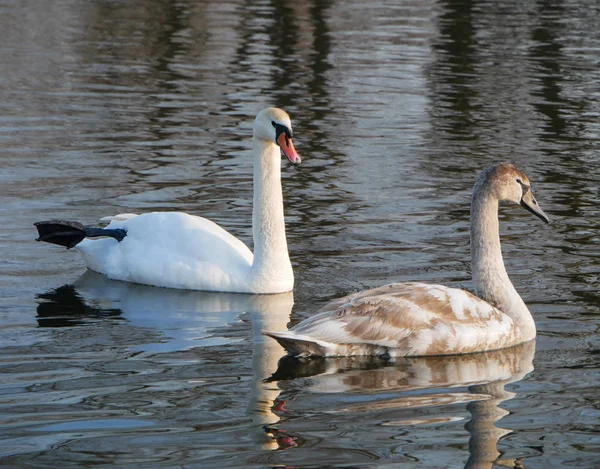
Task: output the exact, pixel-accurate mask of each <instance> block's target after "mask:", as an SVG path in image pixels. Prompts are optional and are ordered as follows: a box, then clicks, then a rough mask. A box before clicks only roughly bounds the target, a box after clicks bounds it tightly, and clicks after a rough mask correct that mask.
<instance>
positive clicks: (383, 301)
mask: <svg viewBox="0 0 600 469" xmlns="http://www.w3.org/2000/svg"><path fill="white" fill-rule="evenodd" d="M499 200H509V201H512V202H516V203H521V205H525V206H526V208H527V209H528V210H529V211H531V212H533V213H534V214H536V215H537V216H539V217H540V218H542V219H543V220H544V221H546V222H547V221H548V217H546V215H545V214H544V212H543V211H542V210H541V208H539V206H538V205H537V202H536V201H535V199H534V198H533V195H532V193H531V190H530V187H529V180H528V179H527V177H526V176H525V175H524V174H523V173H522V172H521V171H519V170H518V169H516V168H515V167H514V166H512V165H507V164H501V165H496V166H493V167H491V168H488V169H487V170H486V171H484V172H483V173H482V174H481V175H480V177H479V178H478V180H477V183H476V184H475V188H474V192H473V204H472V209H471V258H472V263H471V264H472V265H471V266H472V271H473V278H474V283H475V286H476V289H477V292H478V294H479V295H480V296H481V298H478V297H476V296H475V295H472V294H471V293H469V292H466V291H464V290H460V289H456V288H449V287H445V286H442V285H426V284H422V283H397V284H391V285H386V286H383V287H379V288H374V289H371V290H367V291H363V292H359V293H355V294H353V295H350V296H346V297H344V298H340V299H337V300H334V301H332V302H330V303H328V304H327V305H326V306H325V307H324V308H323V309H322V311H321V312H320V313H318V314H316V315H315V316H313V317H311V318H309V319H306V320H305V321H302V322H301V323H299V324H298V325H296V326H294V327H293V328H292V329H290V330H289V331H284V332H265V334H267V335H269V336H271V337H273V338H274V339H276V340H278V341H279V343H280V344H281V345H282V346H283V347H285V348H286V349H287V350H288V352H290V353H291V354H294V355H319V356H346V355H389V356H424V355H451V354H464V353H473V352H483V351H490V350H496V349H500V348H504V347H511V346H513V345H517V344H520V343H523V342H526V341H529V340H531V339H533V338H534V337H535V335H536V330H535V323H534V321H533V318H532V316H531V313H530V312H529V310H528V309H527V306H526V305H525V303H524V302H523V300H522V299H521V297H520V296H519V294H518V293H517V291H516V290H515V288H514V286H513V285H512V283H511V282H510V279H509V278H508V275H507V273H506V270H505V269H504V263H503V261H502V253H501V250H500V238H499V231H498V201H499Z"/></svg>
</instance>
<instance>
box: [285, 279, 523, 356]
mask: <svg viewBox="0 0 600 469" xmlns="http://www.w3.org/2000/svg"><path fill="white" fill-rule="evenodd" d="M515 334H516V329H515V327H514V323H513V322H512V320H511V319H510V318H509V317H508V316H506V315H505V314H504V313H502V312H501V311H499V310H498V309H496V308H494V307H493V306H491V305H490V304H488V303H486V302H485V301H483V300H481V299H479V298H477V297H475V296H474V295H472V294H470V293H468V292H466V291H464V290H459V289H455V288H448V287H445V286H441V285H425V284H419V283H404V284H391V285H386V286H383V287H379V288H375V289H372V290H367V291H363V292H359V293H356V294H353V295H349V296H347V297H344V298H340V299H339V300H334V301H332V302H330V303H329V304H327V305H326V306H325V307H324V308H323V310H322V312H320V313H318V314H316V315H315V316H313V317H311V318H308V319H307V320H305V321H303V322H301V323H300V324H298V325H297V326H295V327H294V328H292V329H291V330H290V331H288V332H287V333H285V332H284V333H277V336H278V337H280V336H281V337H284V338H285V339H286V340H288V341H289V340H292V339H293V338H297V339H299V340H302V341H303V342H310V341H313V342H315V343H317V344H318V345H319V348H320V349H321V352H323V351H325V352H326V353H321V354H326V355H373V354H381V353H390V354H392V355H401V356H415V355H440V354H456V353H470V352H475V351H483V350H493V349H496V348H500V347H504V346H507V345H511V344H512V343H511V341H513V340H514V335H515ZM276 338H277V337H276ZM288 350H289V349H288ZM293 353H294V352H293ZM296 353H297V351H296ZM313 353H314V352H313ZM317 354H319V353H317Z"/></svg>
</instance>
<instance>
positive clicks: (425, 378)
mask: <svg viewBox="0 0 600 469" xmlns="http://www.w3.org/2000/svg"><path fill="white" fill-rule="evenodd" d="M534 353H535V341H530V342H527V343H525V344H521V345H519V346H516V347H511V348H507V349H502V350H497V351H494V352H486V353H478V354H470V355H456V356H442V357H422V358H409V359H398V360H397V361H396V362H395V363H393V364H392V363H390V362H386V361H385V360H383V359H378V358H373V357H344V358H318V359H297V358H292V357H284V358H282V360H281V361H280V365H279V368H278V370H277V372H276V373H274V374H273V376H271V377H270V378H269V379H268V380H267V381H268V382H276V381H278V382H279V383H280V384H281V383H282V382H283V381H287V380H299V381H296V382H295V383H293V384H292V386H293V387H294V390H295V396H296V398H298V395H299V394H300V395H301V394H303V393H308V392H311V393H339V394H342V393H343V394H344V396H345V397H349V396H351V395H352V394H357V395H359V396H360V398H359V399H356V400H358V401H360V402H358V403H356V404H350V405H346V406H340V407H336V408H335V409H327V410H324V412H330V413H332V414H338V415H340V414H342V415H346V416H347V417H346V419H345V420H346V421H348V422H349V421H353V422H355V421H359V420H361V417H364V416H368V415H369V413H370V412H372V413H376V414H377V417H374V418H375V420H377V419H379V418H381V415H382V413H383V414H385V413H392V412H395V411H399V412H401V413H402V412H403V411H404V413H405V414H406V413H407V410H414V409H419V408H421V409H422V408H425V407H433V406H444V405H449V404H457V403H462V402H466V403H467V410H468V411H469V413H470V414H471V419H470V421H469V422H467V424H466V425H465V428H466V429H467V430H468V432H469V433H470V438H469V457H468V460H467V462H466V464H465V467H466V468H478V469H483V468H491V467H492V466H494V465H501V466H506V467H523V466H522V462H521V460H520V459H511V458H506V459H503V458H501V457H500V456H501V454H500V452H499V451H498V449H497V443H498V441H499V439H500V438H501V437H503V436H505V435H507V434H509V433H511V430H506V429H502V428H498V427H496V426H495V425H494V423H495V422H497V421H498V420H500V419H501V418H502V417H504V416H505V415H507V414H508V413H509V412H508V411H506V410H504V409H502V408H500V407H499V406H500V404H501V403H502V402H503V401H506V400H508V399H512V398H513V397H514V396H515V393H513V392H510V391H507V390H506V389H505V385H506V384H508V383H514V382H517V381H519V380H521V379H523V378H524V377H525V376H526V375H527V374H528V373H530V372H531V371H533V356H534ZM285 387H288V386H285ZM457 387H460V388H463V389H461V390H456V391H453V390H452V389H453V388H457ZM465 387H466V388H467V391H468V392H464V388H465ZM427 389H431V390H432V391H431V392H427V391H426V390H427ZM434 389H438V390H439V391H438V392H435V391H434ZM417 390H425V391H424V392H423V391H422V392H416V393H415V392H414V391H417ZM410 391H413V392H410ZM390 392H395V393H400V396H399V397H393V398H390V397H389V394H390ZM403 394H404V395H403ZM345 401H347V399H345ZM329 402H330V401H329ZM292 405H293V404H292ZM320 410H321V411H323V409H320ZM299 412H300V411H298V410H294V413H295V415H296V418H297V415H298V413H299ZM313 413H314V409H313ZM410 413H411V414H413V416H411V417H408V418H404V419H400V420H388V421H384V422H383V423H382V424H383V425H384V426H395V427H407V426H412V425H419V424H434V423H440V422H445V421H451V420H456V418H453V417H444V416H443V413H442V412H439V413H437V414H436V415H435V416H430V415H425V416H424V417H414V413H412V412H410ZM367 418H368V417H367ZM282 426H283V423H282Z"/></svg>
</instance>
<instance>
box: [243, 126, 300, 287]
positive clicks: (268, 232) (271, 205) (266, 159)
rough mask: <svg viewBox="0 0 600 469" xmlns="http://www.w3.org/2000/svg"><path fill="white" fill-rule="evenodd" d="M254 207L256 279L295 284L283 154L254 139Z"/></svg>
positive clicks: (266, 142) (264, 141)
mask: <svg viewBox="0 0 600 469" xmlns="http://www.w3.org/2000/svg"><path fill="white" fill-rule="evenodd" d="M252 143H253V147H254V203H253V207H254V208H253V211H252V232H253V236H254V263H253V264H252V270H253V273H254V275H255V276H256V278H258V279H262V281H269V282H274V283H282V282H286V281H287V282H289V281H290V279H291V282H292V283H293V278H294V277H293V271H292V264H291V262H290V257H289V254H288V247H287V241H286V237H285V220H284V216H283V194H282V191H281V150H280V149H279V147H278V146H277V145H275V144H274V143H271V142H269V141H267V140H262V139H259V138H256V137H255V138H253V140H252Z"/></svg>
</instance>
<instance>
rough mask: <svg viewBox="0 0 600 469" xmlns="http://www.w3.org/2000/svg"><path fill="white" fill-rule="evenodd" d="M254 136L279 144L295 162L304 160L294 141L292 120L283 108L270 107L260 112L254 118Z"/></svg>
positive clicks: (289, 158) (291, 160) (288, 157)
mask: <svg viewBox="0 0 600 469" xmlns="http://www.w3.org/2000/svg"><path fill="white" fill-rule="evenodd" d="M254 138H258V139H262V140H267V141H269V142H272V143H274V144H276V145H279V147H280V148H281V150H282V151H283V153H284V154H285V156H286V157H287V159H288V160H290V162H292V163H293V164H299V163H300V162H301V161H302V159H301V158H300V155H298V153H297V152H296V149H295V148H294V144H293V143H292V121H291V120H290V116H288V115H287V112H285V111H284V110H282V109H279V108H276V107H269V108H267V109H263V110H262V111H260V112H259V113H258V115H257V116H256V119H255V120H254Z"/></svg>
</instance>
